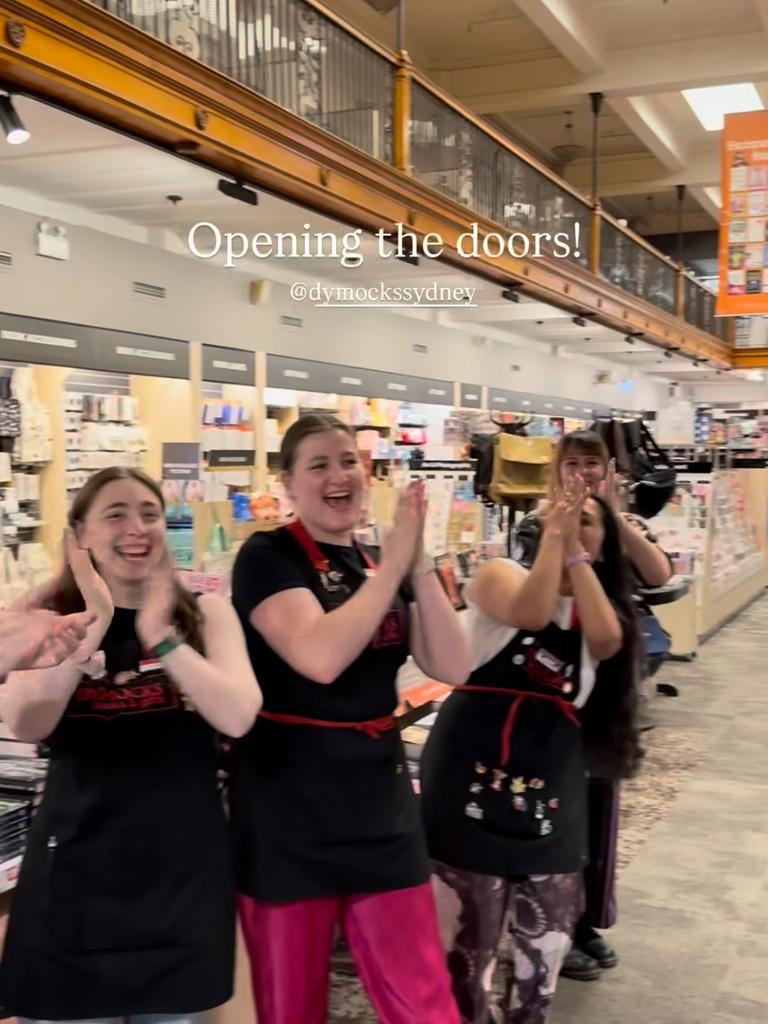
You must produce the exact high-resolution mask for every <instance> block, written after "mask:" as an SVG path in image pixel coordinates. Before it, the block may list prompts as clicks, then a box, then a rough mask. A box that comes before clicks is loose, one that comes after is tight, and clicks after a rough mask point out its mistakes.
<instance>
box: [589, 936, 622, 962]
mask: <svg viewBox="0 0 768 1024" xmlns="http://www.w3.org/2000/svg"><path fill="white" fill-rule="evenodd" d="M583 952H584V954H585V955H586V956H588V957H591V958H592V959H593V960H594V961H595V962H596V963H597V965H598V967H600V968H602V969H603V970H604V971H607V970H609V969H610V968H611V967H616V965H617V964H618V962H619V957H618V954H617V952H616V950H615V949H614V948H613V946H612V945H611V944H610V943H609V942H607V941H606V940H605V939H604V938H603V936H602V935H597V936H596V937H595V938H594V939H590V941H589V942H588V943H587V944H586V945H585V946H584V948H583Z"/></svg>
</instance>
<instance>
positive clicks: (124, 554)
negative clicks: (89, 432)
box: [76, 479, 165, 584]
mask: <svg viewBox="0 0 768 1024" xmlns="http://www.w3.org/2000/svg"><path fill="white" fill-rule="evenodd" d="M76 532H77V539H78V542H79V544H80V545H81V547H84V548H88V549H89V550H90V552H91V554H92V556H93V558H94V560H95V562H96V565H97V566H98V569H99V572H100V573H101V574H102V576H103V577H104V579H105V580H106V581H107V584H109V583H110V581H115V582H119V583H132V582H137V581H140V580H143V579H144V578H145V577H146V576H147V574H148V573H149V570H150V568H151V567H152V566H153V565H154V563H155V562H156V561H157V559H158V558H159V557H160V555H161V554H162V550H163V544H164V543H165V518H164V515H163V508H162V504H161V502H160V500H159V499H158V497H157V495H155V494H154V493H153V491H152V490H150V488H149V487H147V486H146V485H145V484H143V483H141V482H140V481H138V480H133V479H126V480H113V481H111V482H110V483H108V484H105V485H104V486H103V487H102V488H101V489H100V490H99V491H98V493H97V494H96V495H95V497H94V498H93V500H92V501H91V503H90V506H89V508H88V510H87V511H86V512H85V514H84V515H83V518H82V519H81V520H80V522H78V523H77V525H76Z"/></svg>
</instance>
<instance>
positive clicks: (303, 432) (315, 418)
mask: <svg viewBox="0 0 768 1024" xmlns="http://www.w3.org/2000/svg"><path fill="white" fill-rule="evenodd" d="M331 430H340V431H342V433H344V434H346V435H347V437H349V438H350V439H351V440H352V441H353V442H354V445H355V447H357V437H356V435H355V432H354V430H353V429H352V428H351V427H350V426H348V425H347V424H346V423H343V422H342V421H341V420H340V419H338V418H337V417H336V416H329V415H326V414H325V413H316V412H312V413H308V414H307V415H306V416H302V417H301V418H300V419H298V420H296V422H295V423H292V424H291V425H290V427H289V428H288V429H287V430H286V432H285V436H284V437H283V443H282V444H281V445H280V469H281V470H282V471H283V473H290V472H291V470H292V469H293V467H294V465H295V464H296V455H297V454H298V450H299V445H300V444H301V442H302V441H303V440H304V438H305V437H311V436H312V435H313V434H327V433H328V432H329V431H331Z"/></svg>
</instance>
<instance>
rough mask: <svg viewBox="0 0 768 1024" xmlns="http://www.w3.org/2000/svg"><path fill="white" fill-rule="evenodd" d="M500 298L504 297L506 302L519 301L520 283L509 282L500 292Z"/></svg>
mask: <svg viewBox="0 0 768 1024" xmlns="http://www.w3.org/2000/svg"><path fill="white" fill-rule="evenodd" d="M501 297H502V299H506V300H507V302H519V301H520V285H519V284H511V285H509V286H508V287H507V288H505V289H504V291H503V292H502V293H501Z"/></svg>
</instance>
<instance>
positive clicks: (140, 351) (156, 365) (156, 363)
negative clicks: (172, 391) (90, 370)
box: [98, 331, 189, 378]
mask: <svg viewBox="0 0 768 1024" xmlns="http://www.w3.org/2000/svg"><path fill="white" fill-rule="evenodd" d="M101 333H102V338H101V339H99V347H98V350H99V352H100V355H101V361H102V365H101V366H100V367H99V369H103V370H109V371H112V372H115V373H136V374H142V375H144V376H151V377H175V378H187V377H189V346H188V345H187V343H186V342H185V341H176V340H175V339H173V338H153V337H151V336H145V335H141V334H127V333H124V332H122V331H106V332H101Z"/></svg>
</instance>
